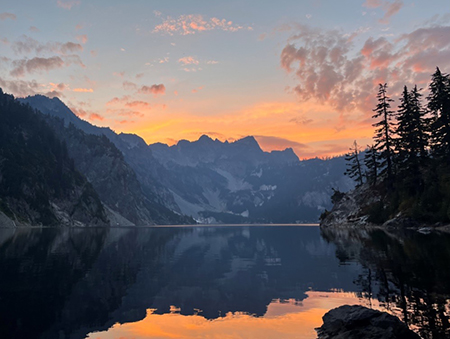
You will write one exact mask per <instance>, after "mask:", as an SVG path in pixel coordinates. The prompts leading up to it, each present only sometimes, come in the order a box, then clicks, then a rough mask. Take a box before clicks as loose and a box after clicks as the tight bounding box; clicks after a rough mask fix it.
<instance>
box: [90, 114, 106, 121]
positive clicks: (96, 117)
mask: <svg viewBox="0 0 450 339" xmlns="http://www.w3.org/2000/svg"><path fill="white" fill-rule="evenodd" d="M88 119H89V120H99V121H102V120H105V118H104V117H102V116H101V115H100V114H98V113H91V114H89V116H88Z"/></svg>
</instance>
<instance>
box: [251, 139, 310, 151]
mask: <svg viewBox="0 0 450 339" xmlns="http://www.w3.org/2000/svg"><path fill="white" fill-rule="evenodd" d="M254 137H255V139H256V141H258V144H259V145H260V146H261V148H262V149H263V150H278V151H282V150H285V149H286V148H292V149H293V150H294V151H295V153H296V154H304V153H305V152H308V151H311V150H310V146H308V145H306V144H303V143H300V142H297V141H293V140H289V139H285V138H280V137H276V136H267V135H255V136H254Z"/></svg>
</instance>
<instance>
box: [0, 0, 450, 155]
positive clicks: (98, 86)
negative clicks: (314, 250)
mask: <svg viewBox="0 0 450 339" xmlns="http://www.w3.org/2000/svg"><path fill="white" fill-rule="evenodd" d="M436 66H439V67H440V68H441V70H442V71H443V72H445V73H448V72H450V3H449V1H448V0H439V1H438V0H431V1H419V0H415V1H409V0H403V1H402V0H366V1H365V0H361V1H358V0H338V1H337V0H292V1H291V0H289V1H288V0H286V1H278V2H275V1H265V0H257V1H256V0H255V1H235V0H229V1H198V0H196V1H168V0H167V1H147V0H140V1H129V2H124V1H120V2H119V1H114V0H109V1H103V0H98V1H87V0H43V1H18V0H2V2H1V6H0V87H2V88H3V90H4V91H5V92H7V93H12V94H14V95H16V96H27V95H33V94H37V93H40V94H45V95H49V96H58V97H59V98H60V99H61V100H62V101H63V102H65V103H66V104H67V105H68V106H69V107H70V108H71V109H72V110H73V111H74V112H75V113H76V114H77V115H79V116H80V117H81V118H83V119H86V120H88V121H90V122H91V123H93V124H96V125H99V126H110V127H111V128H112V129H113V130H115V131H116V132H126V133H136V134H138V135H140V136H141V137H143V138H144V139H145V140H146V142H148V143H154V142H158V141H159V142H165V143H169V144H173V143H176V142H177V141H178V140H180V139H188V140H196V139H198V137H199V136H200V135H202V134H208V135H209V136H211V137H212V138H218V139H220V140H235V139H238V138H242V137H244V136H247V135H254V136H255V137H256V138H257V140H258V141H259V143H260V145H261V146H262V148H263V149H264V150H273V149H284V148H286V147H292V148H293V149H294V150H295V152H296V153H297V155H298V156H299V157H300V158H308V157H313V156H329V155H336V154H342V153H343V152H345V151H346V150H347V149H348V147H349V146H350V145H351V143H352V142H353V140H354V139H356V140H358V142H359V143H360V144H361V145H363V146H364V145H366V144H368V143H371V137H372V127H371V124H372V121H371V116H372V108H373V107H374V105H375V95H376V91H377V84H378V83H380V82H387V83H388V84H389V86H390V87H389V94H390V95H391V96H392V97H393V98H394V99H396V98H397V96H398V94H399V92H400V91H401V88H402V86H403V85H405V84H406V85H408V86H411V85H414V84H417V85H419V86H420V87H427V84H428V81H429V79H430V75H431V73H433V71H434V69H435V67H436ZM394 105H395V107H396V106H397V105H398V100H397V101H396V103H395V104H394Z"/></svg>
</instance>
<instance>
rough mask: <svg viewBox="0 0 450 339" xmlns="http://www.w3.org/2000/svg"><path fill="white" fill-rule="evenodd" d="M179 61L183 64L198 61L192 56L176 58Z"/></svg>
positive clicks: (193, 63)
mask: <svg viewBox="0 0 450 339" xmlns="http://www.w3.org/2000/svg"><path fill="white" fill-rule="evenodd" d="M178 62H179V63H182V64H183V65H198V64H199V63H200V62H199V61H198V60H197V59H195V58H194V57H192V56H187V57H183V58H180V59H178Z"/></svg>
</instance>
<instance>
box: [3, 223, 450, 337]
mask: <svg viewBox="0 0 450 339" xmlns="http://www.w3.org/2000/svg"><path fill="white" fill-rule="evenodd" d="M449 243H450V238H449V236H447V235H439V236H437V235H433V234H431V235H421V234H418V233H415V232H412V233H406V234H402V235H395V236H394V235H391V234H387V233H384V232H381V231H375V232H345V231H339V232H330V231H324V232H323V234H321V231H320V229H319V228H318V227H285V226H266V227H257V226H242V227H217V226H215V227H214V226H212V227H185V228H113V229H106V228H93V229H55V228H43V229H17V230H11V229H0V276H1V279H0V337H1V338H86V337H88V338H118V337H126V338H129V337H136V338H165V337H177V336H178V337H189V336H191V337H199V336H205V335H207V336H209V337H214V336H215V337H224V336H226V335H228V336H230V337H245V338H252V337H254V338H271V337H277V338H283V337H290V338H295V337H298V338H314V337H315V332H314V327H317V326H319V325H320V324H321V317H322V315H323V314H324V313H325V312H326V311H327V310H329V309H330V308H333V307H337V306H339V305H342V304H355V303H358V304H363V305H366V306H372V307H375V308H382V309H388V310H389V311H390V312H391V313H394V314H396V315H398V316H399V317H400V318H401V319H403V320H406V322H408V324H410V325H411V326H412V327H413V328H417V330H418V331H420V332H421V334H422V335H423V336H424V337H433V338H441V337H442V338H443V337H446V335H448V327H449V326H448V314H449V312H448V305H449V304H448V292H449V291H450V288H449V281H450V280H449V279H448V278H450V277H449V274H450V273H449V272H448V270H447V267H448V263H449V262H450V261H449V258H450V253H449V249H450V246H449V245H450V244H449ZM120 324H121V325H120Z"/></svg>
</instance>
